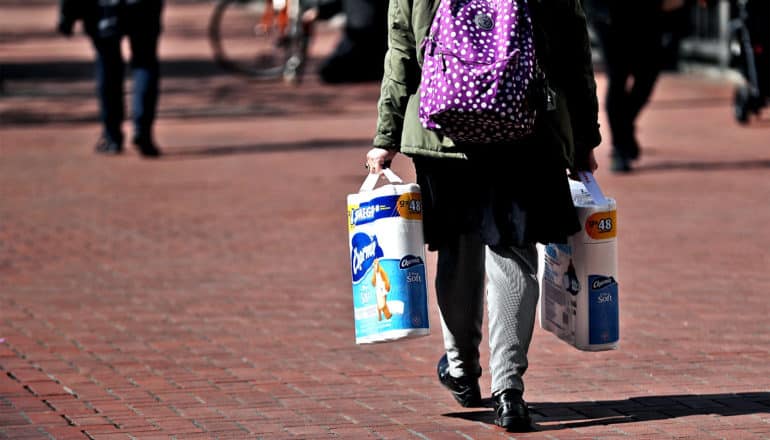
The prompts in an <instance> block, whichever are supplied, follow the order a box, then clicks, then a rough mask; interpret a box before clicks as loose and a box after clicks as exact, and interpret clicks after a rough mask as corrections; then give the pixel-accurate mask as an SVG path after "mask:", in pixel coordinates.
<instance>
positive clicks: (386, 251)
mask: <svg viewBox="0 0 770 440" xmlns="http://www.w3.org/2000/svg"><path fill="white" fill-rule="evenodd" d="M383 174H384V175H385V177H387V179H388V180H389V181H390V183H389V184H387V185H383V186H381V187H379V188H377V189H374V186H375V185H376V183H377V181H378V180H379V177H380V175H379V174H370V175H369V177H367V179H366V181H365V182H364V184H363V185H362V186H361V190H360V192H358V193H356V194H350V195H348V233H349V240H348V244H349V248H350V270H351V275H352V281H353V311H354V317H355V328H356V343H357V344H369V343H374V342H386V341H393V340H397V339H402V338H410V337H417V336H425V335H428V334H429V332H430V328H429V325H428V300H427V298H428V295H427V284H426V279H425V240H424V238H423V232H422V199H421V197H420V187H419V186H418V185H417V184H413V183H412V184H404V183H403V182H402V181H401V179H400V178H399V177H398V176H397V175H396V174H395V173H393V171H391V170H390V169H385V170H384V171H383Z"/></svg>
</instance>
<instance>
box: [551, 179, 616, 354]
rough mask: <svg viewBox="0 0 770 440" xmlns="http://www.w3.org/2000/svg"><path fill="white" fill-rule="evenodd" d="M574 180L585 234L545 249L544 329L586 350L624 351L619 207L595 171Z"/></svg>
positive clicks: (576, 198)
mask: <svg viewBox="0 0 770 440" xmlns="http://www.w3.org/2000/svg"><path fill="white" fill-rule="evenodd" d="M580 177H581V181H580V182H576V181H570V189H571V191H572V200H573V203H574V204H575V207H576V208H577V212H578V218H579V219H580V223H581V224H582V226H583V227H582V230H581V231H580V232H578V233H576V234H574V235H572V236H571V237H569V239H568V241H567V243H566V244H548V245H546V246H539V251H540V258H541V264H540V299H539V305H540V313H539V318H540V319H539V321H540V326H541V327H542V328H543V329H545V330H548V331H549V332H552V333H554V334H555V335H556V336H558V337H559V338H561V339H563V340H564V341H566V342H567V343H569V344H571V345H573V346H575V347H576V348H578V349H580V350H587V351H600V350H612V349H616V348H617V347H618V342H619V340H620V334H619V315H620V309H619V303H618V281H617V207H616V203H615V200H613V199H611V198H605V197H604V194H602V192H601V189H600V188H599V186H598V184H597V183H596V181H595V180H594V178H593V175H591V173H581V175H580Z"/></svg>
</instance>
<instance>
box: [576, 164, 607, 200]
mask: <svg viewBox="0 0 770 440" xmlns="http://www.w3.org/2000/svg"><path fill="white" fill-rule="evenodd" d="M578 177H580V181H581V182H583V185H584V186H585V187H586V190H588V193H589V194H591V198H592V199H593V200H594V203H596V204H597V205H606V204H607V198H606V197H604V193H603V192H602V189H601V188H599V183H598V182H597V181H596V179H595V178H594V174H593V173H592V172H590V171H578Z"/></svg>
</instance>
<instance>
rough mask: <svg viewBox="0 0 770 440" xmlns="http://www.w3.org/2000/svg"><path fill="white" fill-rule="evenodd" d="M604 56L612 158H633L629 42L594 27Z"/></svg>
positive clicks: (600, 25)
mask: <svg viewBox="0 0 770 440" xmlns="http://www.w3.org/2000/svg"><path fill="white" fill-rule="evenodd" d="M595 29H596V32H597V35H598V37H599V41H600V44H601V47H602V54H603V55H604V66H605V71H606V74H607V94H606V96H605V110H606V111H607V119H608V120H609V123H610V133H611V136H612V148H613V155H614V156H616V157H624V158H628V157H630V156H629V154H630V151H629V150H632V149H633V148H632V147H631V148H629V147H630V144H633V120H632V119H631V116H630V112H629V96H628V89H627V83H628V79H629V77H630V75H631V66H630V57H632V56H634V54H631V53H628V47H627V43H628V42H627V41H625V40H624V39H623V36H622V35H621V33H620V32H617V30H616V29H613V28H612V27H611V26H610V25H607V24H605V23H597V24H596V26H595Z"/></svg>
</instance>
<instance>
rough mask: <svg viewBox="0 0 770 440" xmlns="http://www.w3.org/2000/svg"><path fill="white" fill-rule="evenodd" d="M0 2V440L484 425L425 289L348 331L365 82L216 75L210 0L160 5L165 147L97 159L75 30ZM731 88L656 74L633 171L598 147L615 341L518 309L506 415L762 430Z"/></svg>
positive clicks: (630, 426) (753, 175)
mask: <svg viewBox="0 0 770 440" xmlns="http://www.w3.org/2000/svg"><path fill="white" fill-rule="evenodd" d="M3 3H7V4H8V5H11V4H13V5H15V6H8V5H6V6H3V14H2V18H0V32H1V34H0V59H2V62H3V64H4V66H3V72H4V73H3V75H4V76H5V83H4V90H3V92H2V95H0V118H1V119H0V121H2V125H1V126H0V142H1V143H0V338H3V342H2V343H0V438H8V439H47V438H55V439H86V438H92V439H119V438H120V439H125V438H136V439H156V438H157V439H168V438H178V439H195V438H222V439H224V438H264V439H286V438H302V439H306V438H337V437H339V438H349V439H361V438H378V439H385V438H392V439H409V438H415V439H455V438H457V439H469V438H473V439H487V438H506V437H507V436H508V435H507V434H506V433H504V432H501V431H500V430H499V429H497V428H496V427H495V426H494V425H492V413H491V410H489V409H482V410H479V409H473V410H464V409H462V408H460V407H458V406H457V405H456V404H455V403H454V401H453V400H452V399H451V397H450V396H449V394H448V393H446V392H445V391H444V390H443V389H442V388H441V387H440V386H439V385H438V383H437V381H436V379H435V373H434V368H435V362H436V360H437V359H438V357H439V356H440V354H441V342H440V340H441V338H440V331H439V327H438V317H437V311H436V309H435V302H434V301H433V297H432V294H431V309H430V318H431V320H432V324H433V333H432V334H431V335H430V336H429V337H425V338H421V339H416V340H410V341H406V342H398V343H392V344H384V345H375V346H356V345H355V344H354V342H353V326H352V311H351V307H352V301H351V291H350V284H349V273H348V270H347V267H348V255H347V245H346V234H347V231H346V227H345V195H346V194H347V193H349V192H352V191H355V190H356V189H357V188H358V185H359V184H360V182H361V180H362V178H363V177H364V176H363V169H362V167H361V164H362V162H363V160H362V158H363V153H364V151H365V150H366V148H367V145H368V142H369V139H370V137H371V134H372V130H373V126H374V118H375V105H374V103H375V100H376V98H377V94H378V88H377V85H376V84H363V85H357V86H349V87H324V86H322V85H320V84H318V82H317V81H316V80H315V79H313V78H310V79H309V81H308V82H307V83H305V84H303V85H302V86H300V87H299V88H287V87H285V86H283V85H278V84H258V83H250V82H247V81H243V80H241V79H238V78H233V77H231V76H228V75H226V74H223V73H222V72H220V71H218V70H217V69H216V68H214V67H213V66H211V65H210V63H209V61H208V47H207V46H206V42H205V40H204V35H205V34H204V30H205V18H206V14H207V11H208V10H209V8H210V4H209V3H204V2H196V3H185V4H180V3H171V5H170V6H169V8H168V13H167V28H168V29H167V33H166V35H165V39H164V42H163V54H164V55H163V56H164V60H165V63H164V72H165V74H166V75H165V77H164V81H163V96H162V102H161V108H160V121H159V125H158V140H159V142H160V144H161V145H162V147H163V149H164V151H165V152H166V153H167V154H166V155H165V156H164V157H163V158H162V159H160V160H158V161H147V160H142V159H141V158H139V157H138V156H137V155H136V154H135V153H134V152H132V151H129V152H128V153H127V154H125V155H123V156H122V157H116V158H109V157H97V156H96V155H94V154H93V153H92V144H93V143H94V141H95V137H96V134H97V132H98V124H97V122H96V116H97V113H96V106H95V105H96V104H95V101H94V98H93V96H92V88H93V84H92V80H91V77H90V62H89V57H90V49H89V47H88V45H87V44H86V42H85V41H84V40H83V39H82V37H78V38H76V39H73V40H72V41H66V40H62V39H58V38H56V37H54V36H52V35H50V34H49V32H48V30H49V29H50V28H51V26H52V24H53V22H54V17H55V15H54V10H55V7H54V5H53V3H54V2H53V1H50V2H48V4H46V2H41V1H37V2H35V4H37V5H38V6H35V5H34V4H26V3H24V2H16V1H11V2H3ZM332 42H333V39H332V38H326V40H323V41H322V42H321V44H320V45H319V46H316V50H317V51H318V53H323V52H324V51H328V49H329V47H330V45H331V44H332ZM599 82H600V87H601V88H602V89H603V88H604V80H603V78H602V77H600V78H599ZM730 96H731V89H730V86H729V85H727V84H725V83H723V82H720V81H716V80H711V79H706V78H703V77H698V76H672V75H668V76H665V77H664V78H663V79H662V81H661V83H660V85H659V87H658V89H657V90H656V94H655V96H654V101H653V103H652V104H651V106H650V107H649V109H648V111H647V112H646V113H645V114H644V115H643V118H642V120H641V121H640V127H639V129H640V138H641V140H642V142H643V145H644V151H643V156H642V159H641V161H640V162H639V166H638V169H637V171H636V172H635V173H633V174H631V175H628V176H616V175H612V174H611V173H609V172H608V171H607V170H606V165H607V163H608V160H607V154H608V147H607V145H606V144H605V145H603V146H601V147H600V149H599V157H600V160H602V165H603V166H604V168H603V169H602V170H601V171H600V172H599V174H598V179H599V180H600V182H601V184H602V185H603V187H604V189H605V191H606V192H607V193H608V194H609V195H611V196H614V197H615V198H617V200H618V203H619V212H618V215H619V228H620V229H619V230H620V236H619V240H620V241H619V254H620V282H621V293H620V295H621V304H622V306H621V307H622V312H621V338H622V341H621V347H620V349H619V350H616V351H611V352H602V353H584V352H579V351H577V350H574V349H572V348H570V347H569V346H567V345H566V344H564V343H563V342H561V341H559V340H557V339H556V338H555V337H554V336H552V335H550V334H548V333H546V332H543V331H542V330H540V329H538V330H537V331H536V333H535V337H534V341H533V344H532V350H531V367H530V370H529V372H528V373H527V375H526V381H527V386H528V389H527V393H526V398H527V399H528V401H530V402H531V405H532V408H533V411H534V415H535V421H536V423H537V427H536V431H535V432H532V433H527V434H521V435H518V434H517V435H516V436H515V437H516V438H538V439H539V438H543V439H584V438H602V439H615V438H633V439H636V438H644V439H668V438H677V439H683V438H691V439H712V438H725V439H767V438H770V323H769V322H770V321H768V316H769V315H770V296H769V295H770V293H769V292H770V252H768V249H770V229H769V228H768V225H770V203H768V202H769V201H770V121H769V120H768V119H767V117H765V119H764V120H762V121H759V122H757V123H755V124H753V125H751V126H749V127H739V126H737V125H736V124H735V123H734V122H733V120H732V113H731V106H730ZM127 127H128V125H127ZM394 168H395V169H396V170H397V171H398V172H400V173H401V174H403V175H404V176H405V177H407V178H412V176H413V175H412V171H411V169H410V164H409V162H408V161H407V160H406V159H404V158H399V159H397V161H396V162H395V165H394ZM533 184H535V183H533ZM430 262H431V265H432V264H433V256H431V257H430ZM430 270H432V266H430V267H429V271H430ZM483 356H484V362H486V359H487V356H488V355H487V352H486V350H484V352H483ZM482 386H483V388H484V389H485V390H486V389H488V386H489V376H488V375H487V374H485V375H484V376H482Z"/></svg>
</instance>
